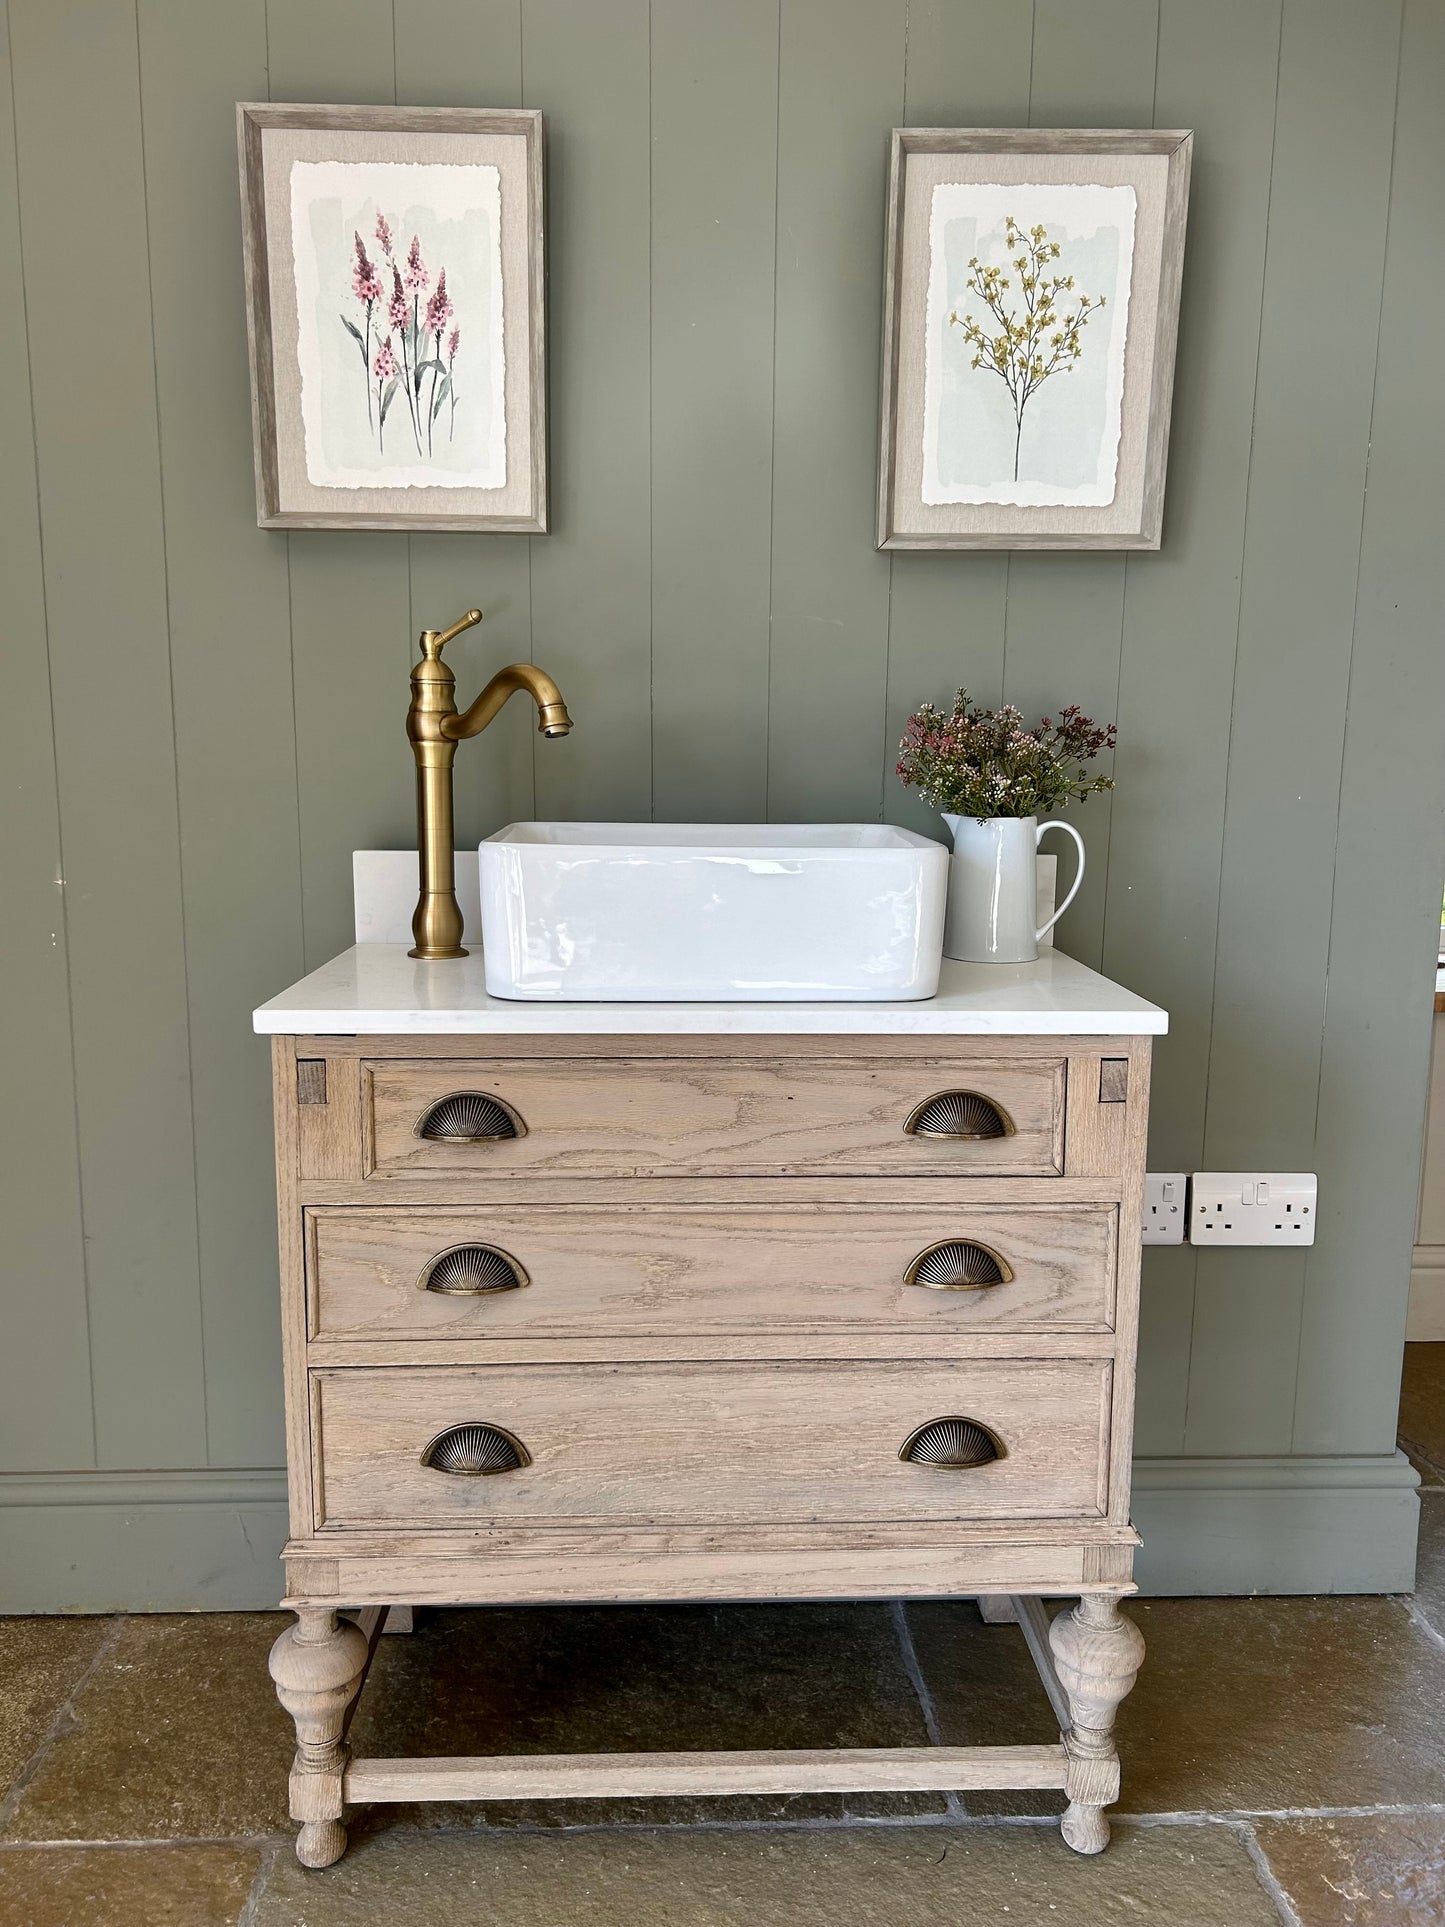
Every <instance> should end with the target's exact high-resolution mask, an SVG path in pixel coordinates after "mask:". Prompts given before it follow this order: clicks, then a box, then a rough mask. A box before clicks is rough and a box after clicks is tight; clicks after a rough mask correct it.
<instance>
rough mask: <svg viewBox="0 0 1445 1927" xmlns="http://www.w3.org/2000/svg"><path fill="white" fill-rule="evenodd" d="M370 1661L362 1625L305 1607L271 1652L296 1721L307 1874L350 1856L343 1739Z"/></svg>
mask: <svg viewBox="0 0 1445 1927" xmlns="http://www.w3.org/2000/svg"><path fill="white" fill-rule="evenodd" d="M370 1656H371V1644H370V1641H369V1640H368V1639H367V1636H366V1634H365V1633H364V1632H363V1631H362V1630H361V1628H360V1627H359V1626H357V1625H354V1624H353V1623H352V1621H351V1620H349V1619H338V1618H337V1616H336V1614H335V1613H334V1612H325V1611H322V1610H320V1609H319V1608H313V1607H301V1608H299V1609H298V1611H297V1614H296V1624H295V1625H294V1626H288V1627H287V1628H286V1630H285V1632H284V1633H282V1635H281V1637H280V1638H279V1639H278V1640H277V1641H276V1644H275V1645H274V1646H273V1647H272V1648H271V1661H270V1664H271V1677H272V1679H273V1680H275V1682H276V1697H277V1698H278V1699H279V1700H280V1702H281V1704H282V1705H283V1706H284V1707H285V1708H286V1711H287V1712H288V1713H289V1714H290V1715H291V1717H292V1719H293V1720H294V1721H295V1722H296V1759H295V1762H294V1764H293V1765H292V1768H291V1818H292V1819H293V1820H299V1821H300V1822H301V1832H300V1834H299V1835H298V1837H297V1840H296V1858H297V1859H298V1860H299V1861H300V1862H301V1864H302V1866H303V1867H329V1866H330V1865H331V1863H332V1862H333V1861H334V1860H339V1859H340V1858H341V1856H342V1854H343V1853H345V1851H346V1828H345V1827H344V1826H343V1825H342V1822H341V1816H342V1812H343V1808H344V1803H343V1801H342V1797H341V1781H342V1775H343V1774H344V1773H345V1771H346V1757H347V1748H346V1744H345V1741H344V1740H343V1738H342V1735H343V1733H344V1731H345V1727H346V1713H347V1708H348V1707H349V1706H350V1704H351V1702H352V1700H353V1699H354V1698H355V1696H356V1694H357V1692H358V1691H359V1689H360V1687H361V1682H362V1680H363V1679H364V1678H365V1677H366V1666H367V1661H368V1659H369V1658H370Z"/></svg>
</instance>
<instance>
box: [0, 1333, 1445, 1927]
mask: <svg viewBox="0 0 1445 1927" xmlns="http://www.w3.org/2000/svg"><path fill="white" fill-rule="evenodd" d="M1407 1352H1408V1357H1407V1371H1406V1385H1405V1393H1404V1398H1403V1400H1402V1407H1401V1440H1402V1444H1404V1445H1405V1447H1406V1449H1407V1450H1408V1451H1409V1452H1410V1454H1411V1457H1412V1458H1413V1460H1414V1462H1415V1464H1416V1465H1417V1466H1418V1467H1419V1469H1420V1473H1421V1480H1422V1490H1421V1506H1422V1515H1423V1527H1422V1535H1421V1557H1420V1571H1419V1582H1418V1591H1417V1593H1416V1594H1415V1596H1414V1598H1413V1599H1397V1598H1389V1599H1381V1598H1354V1599H1336V1600H1319V1599H1238V1600H1224V1599H1207V1600H1183V1599H1179V1600H1146V1601H1140V1602H1137V1603H1136V1604H1135V1606H1134V1607H1133V1608H1132V1610H1133V1611H1134V1612H1135V1613H1136V1614H1137V1616H1138V1620H1139V1623H1140V1625H1141V1627H1142V1628H1143V1631H1144V1635H1145V1638H1146V1640H1147V1641H1148V1645H1149V1657H1148V1660H1147V1662H1146V1664H1145V1668H1144V1671H1143V1673H1142V1674H1141V1676H1140V1680H1139V1684H1138V1686H1137V1687H1136V1689H1135V1691H1134V1693H1133V1695H1132V1697H1131V1698H1130V1699H1129V1700H1128V1701H1127V1702H1126V1703H1125V1706H1124V1708H1123V1710H1122V1712H1121V1714H1120V1720H1119V1737H1120V1742H1121V1747H1122V1750H1123V1756H1124V1791H1123V1798H1122V1800H1121V1801H1120V1804H1119V1807H1118V1809H1117V1812H1118V1814H1119V1816H1120V1818H1119V1820H1118V1822H1117V1823H1116V1826H1115V1833H1114V1841H1113V1845H1112V1846H1111V1847H1110V1849H1109V1851H1108V1852H1107V1853H1106V1854H1104V1855H1103V1856H1102V1857H1100V1858H1099V1859H1097V1860H1092V1861H1083V1860H1079V1859H1077V1858H1076V1857H1075V1856H1074V1855H1072V1854H1071V1853H1069V1851H1068V1850H1067V1849H1066V1848H1065V1847H1064V1846H1063V1845H1062V1843H1061V1841H1060V1839H1059V1836H1058V1832H1057V1828H1056V1826H1055V1825H1054V1824H1053V1821H1052V1815H1053V1814H1055V1813H1056V1812H1057V1810H1058V1805H1059V1802H1058V1801H1057V1799H1056V1798H1055V1797H1054V1796H1051V1795H1025V1794H994V1795H989V1794H969V1795H965V1796H960V1797H958V1798H953V1799H947V1800H945V1799H944V1798H942V1797H935V1796H932V1795H916V1796H914V1795H896V1796H887V1795H868V1796H859V1797H857V1798H834V1797H826V1798H825V1797H810V1798H793V1799H784V1798H777V1799H770V1798H755V1799H748V1800H738V1801H722V1800H716V1801H707V1800H667V1801H656V1800H654V1801H646V1800H633V1801H606V1802H586V1803H578V1802H571V1803H569V1802H550V1803H545V1802H520V1803H511V1804H494V1805H489V1806H471V1807H461V1806H458V1807H427V1808H416V1809H409V1808H405V1807H388V1808H380V1809H377V1810H375V1811H374V1812H373V1813H370V1814H362V1815H360V1816H358V1817H357V1818H356V1819H355V1820H354V1822H353V1825H352V1846H351V1848H350V1850H349V1852H348V1853H347V1856H346V1858H345V1859H344V1860H343V1861H342V1862H341V1863H340V1864H339V1865H338V1866H336V1867H334V1868H332V1869H330V1870H329V1871H327V1872H325V1873H306V1872H304V1871H303V1870H302V1869H301V1868H299V1867H298V1866H297V1865H296V1863H295V1860H294V1857H293V1855H292V1852H291V1828H290V1825H289V1823H288V1821H287V1818H286V1810H285V1786H286V1770H287V1766H288V1763H289V1758H290V1751H291V1739H290V1728H289V1723H288V1722H287V1721H286V1720H285V1718H284V1717H283V1715H282V1714H281V1713H280V1711H279V1709H278V1708H277V1706H276V1704H275V1701H274V1698H273V1696H272V1693H271V1687H270V1681H269V1680H268V1678H267V1675H266V1663H265V1661H266V1650H267V1647H268V1646H269V1645H270V1642H271V1640H272V1639H273V1638H274V1636H275V1633H276V1631H277V1630H278V1628H279V1626H280V1625H281V1624H282V1623H284V1622H283V1620H282V1618H281V1617H280V1616H279V1615H273V1614H264V1613H247V1614H232V1615H226V1614H208V1615H197V1616H179V1615H177V1616H155V1617H143V1618H128V1617H118V1618H109V1619H10V1620H0V1927H343V1923H344V1924H345V1927H355V1923H358V1922H366V1923H368V1927H423V1924H425V1927H462V1923H466V1927H474V1923H479V1922H485V1923H487V1927H654V1924H655V1927H814V1924H815V1923H816V1927H960V1923H963V1922H967V1923H968V1927H1043V1924H1044V1923H1049V1927H1113V1924H1114V1923H1116V1922H1117V1923H1124V1922H1128V1923H1131V1927H1442V1923H1445V1345H1439V1346H1411V1347H1409V1348H1407ZM1054 1731H1055V1730H1054V1728H1053V1727H1052V1726H1051V1724H1050V1715H1049V1710H1048V1706H1047V1703H1046V1702H1045V1700H1044V1698H1043V1695H1042V1693H1041V1691H1040V1690H1039V1687H1038V1684H1037V1681H1036V1680H1035V1679H1034V1677H1033V1674H1032V1671H1031V1669H1030V1667H1029V1664H1028V1659H1027V1656H1026V1654H1025V1652H1024V1648H1023V1641H1022V1638H1021V1635H1020V1634H1019V1632H1018V1630H1017V1628H1015V1627H1011V1626H985V1625H983V1623H982V1622H981V1621H980V1619H979V1617H978V1614H977V1612H976V1611H975V1609H974V1607H973V1605H972V1604H971V1603H970V1602H967V1601H960V1602H958V1603H955V1604H931V1603H930V1604H922V1605H915V1606H910V1607H908V1608H907V1609H906V1610H905V1609H904V1608H903V1607H899V1606H894V1607H889V1606H875V1605H862V1606H794V1607H766V1606H757V1607H716V1608H711V1607H659V1608H631V1609H627V1610H622V1609H618V1610H577V1609H574V1610H570V1611H562V1610H549V1611H532V1612H515V1611H474V1612H449V1613H434V1614H430V1615H428V1616H426V1617H425V1618H424V1619H423V1620H422V1621H421V1623H420V1625H419V1629H418V1631H417V1632H416V1633H414V1634H412V1635H411V1636H410V1637H400V1638H395V1639H390V1638H389V1639H386V1640H383V1642H382V1645H381V1648H380V1650H379V1652H378V1655H377V1660H376V1664H375V1666H374V1668H373V1671H372V1676H371V1680H370V1682H369V1684H368V1687H367V1691H366V1694H365V1696H364V1698H363V1701H362V1707H361V1711H360V1713H359V1714H358V1717H357V1722H356V1727H355V1732H354V1737H355V1740H356V1742H357V1745H358V1748H359V1749H360V1750H364V1751H368V1752H372V1753H376V1752H386V1753H393V1754H395V1753H408V1752H423V1751H431V1752H469V1751H470V1752H475V1751H482V1750H485V1751H495V1752H507V1751H519V1752H521V1751H535V1750H543V1751H576V1752H581V1751H586V1750H588V1749H592V1748H597V1749H614V1748H639V1749H641V1748H650V1747H661V1748H694V1747H756V1746H890V1745H900V1744H921V1743H924V1742H926V1741H928V1740H930V1739H932V1740H935V1741H939V1742H941V1743H943V1744H946V1745H949V1744H953V1745H957V1744H969V1743H986V1742H989V1741H999V1740H1029V1739H1038V1740H1047V1739H1052V1738H1053V1737H1054Z"/></svg>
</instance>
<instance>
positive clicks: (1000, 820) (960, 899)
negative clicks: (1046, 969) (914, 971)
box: [943, 816, 1084, 963]
mask: <svg viewBox="0 0 1445 1927" xmlns="http://www.w3.org/2000/svg"><path fill="white" fill-rule="evenodd" d="M943 820H944V822H945V823H946V824H947V825H948V828H949V832H950V834H951V835H952V837H953V858H952V861H951V862H950V864H949V874H948V916H947V919H946V921H945V923H944V930H943V954H944V956H945V957H959V958H961V959H962V960H963V961H964V962H965V963H1033V962H1034V960H1035V959H1036V958H1037V956H1038V954H1039V938H1040V937H1042V936H1045V935H1046V934H1047V933H1048V932H1049V931H1050V930H1052V929H1053V927H1054V925H1055V924H1056V923H1057V922H1058V920H1059V918H1060V917H1061V916H1062V915H1063V914H1064V912H1065V911H1066V910H1067V909H1068V907H1069V905H1070V904H1071V903H1072V902H1073V900H1074V898H1075V897H1076V896H1077V895H1078V893H1079V885H1080V884H1081V883H1082V882H1083V880H1084V839H1083V838H1082V837H1081V836H1080V835H1079V832H1078V831H1077V830H1076V829H1075V828H1074V826H1073V824H1072V823H1065V822H1064V821H1063V819H1062V818H1061V817H1051V818H1050V819H1049V821H1048V822H1047V823H1040V822H1039V821H1038V819H1037V818H1036V817H1032V816H990V817H986V818H985V819H984V820H983V821H982V822H980V821H979V819H978V818H977V817H976V816H945V817H944V819H943ZM1045 830H1063V831H1065V832H1066V833H1067V834H1068V835H1069V836H1071V837H1072V838H1073V839H1074V842H1075V843H1076V844H1077V845H1078V850H1079V867H1078V871H1077V872H1076V874H1075V876H1074V882H1073V887H1072V889H1071V890H1070V891H1069V894H1068V895H1067V896H1066V897H1065V898H1064V900H1063V902H1062V903H1061V904H1060V905H1059V907H1058V909H1057V910H1055V912H1054V914H1053V915H1052V916H1051V917H1050V918H1049V920H1048V922H1047V923H1046V924H1044V926H1043V928H1042V929H1038V928H1036V927H1035V924H1034V918H1035V917H1036V916H1037V915H1038V908H1037V905H1038V862H1037V858H1038V847H1039V840H1040V838H1041V837H1042V836H1043V834H1044V831H1045Z"/></svg>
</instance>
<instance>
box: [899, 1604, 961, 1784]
mask: <svg viewBox="0 0 1445 1927" xmlns="http://www.w3.org/2000/svg"><path fill="white" fill-rule="evenodd" d="M889 1611H890V1614H891V1617H892V1620H893V1631H894V1635H895V1637H896V1638H897V1641H898V1654H899V1657H900V1659H901V1660H902V1661H903V1670H904V1672H905V1673H906V1674H907V1675H908V1682H909V1684H910V1685H911V1686H912V1688H913V1693H914V1697H915V1698H916V1699H917V1701H918V1710H919V1712H920V1713H921V1714H922V1715H923V1730H924V1732H925V1733H926V1734H927V1735H928V1744H929V1745H930V1746H942V1745H943V1728H942V1727H941V1726H940V1724H939V1720H938V1708H937V1706H936V1705H935V1704H934V1701H933V1694H932V1692H931V1691H930V1690H929V1685H928V1681H927V1680H926V1679H925V1678H924V1676H923V1667H922V1665H921V1664H920V1662H919V1658H918V1648H917V1647H916V1646H915V1645H914V1643H913V1628H912V1627H911V1626H910V1625H909V1623H908V1608H907V1606H906V1605H905V1604H904V1602H903V1601H902V1600H901V1599H895V1600H894V1601H893V1602H892V1604H891V1606H890V1608H889ZM943 1803H944V1805H945V1806H946V1807H947V1808H948V1811H949V1812H950V1813H955V1814H961V1813H962V1812H963V1808H962V1806H961V1805H960V1804H959V1798H958V1795H957V1793H955V1792H953V1791H952V1790H951V1789H950V1790H949V1791H948V1792H946V1793H945V1794H944V1796H943Z"/></svg>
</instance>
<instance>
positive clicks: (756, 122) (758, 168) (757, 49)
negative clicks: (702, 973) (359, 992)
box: [651, 0, 780, 822]
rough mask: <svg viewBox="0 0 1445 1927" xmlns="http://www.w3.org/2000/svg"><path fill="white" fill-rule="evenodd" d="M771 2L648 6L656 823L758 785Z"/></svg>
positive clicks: (774, 106) (770, 234)
mask: <svg viewBox="0 0 1445 1927" xmlns="http://www.w3.org/2000/svg"><path fill="white" fill-rule="evenodd" d="M779 3H780V0H734V4H733V5H731V6H727V7H719V6H716V5H714V4H713V0H653V5H652V277H651V279H652V412H651V420H652V721H653V728H652V755H653V810H654V814H655V815H656V816H657V818H658V819H659V820H660V821H664V822H666V821H669V820H672V821H677V820H679V819H681V820H684V821H686V820H687V819H688V818H690V817H694V816H696V817H701V818H703V819H712V820H719V821H726V820H728V819H729V818H731V819H733V820H737V819H739V818H741V819H743V820H746V818H747V817H748V816H749V814H751V813H753V812H755V811H756V808H757V800H756V799H757V798H758V797H759V796H761V795H762V794H763V792H764V788H765V785H766V780H767V744H768V564H769V550H770V546H771V533H772V530H771V522H772V514H771V511H772V498H771V482H772V474H771V470H772V460H771V457H772V446H773V420H772V416H773V255H774V210H775V206H776V194H777V127H778V68H777V47H778V12H779Z"/></svg>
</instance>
